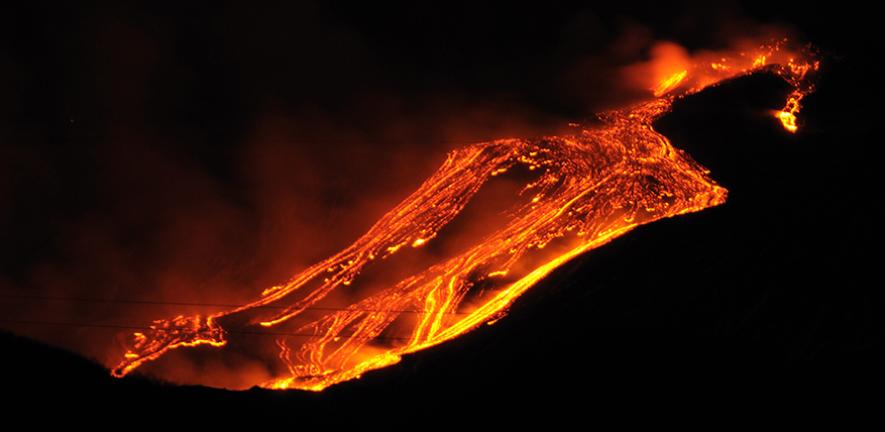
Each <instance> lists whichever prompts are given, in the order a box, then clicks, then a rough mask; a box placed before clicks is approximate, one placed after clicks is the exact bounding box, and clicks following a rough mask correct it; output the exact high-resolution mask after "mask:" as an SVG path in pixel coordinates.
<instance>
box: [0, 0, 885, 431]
mask: <svg viewBox="0 0 885 432" xmlns="http://www.w3.org/2000/svg"><path fill="white" fill-rule="evenodd" d="M474 3H479V2H465V3H460V2H445V3H437V4H433V5H430V4H423V3H420V2H419V3H414V4H411V5H408V6H393V5H391V6H378V5H376V4H375V2H364V4H362V5H359V6H355V5H347V4H344V3H343V2H341V3H339V2H300V1H296V2H288V3H284V4H277V5H274V6H270V5H263V6H252V5H247V4H246V3H245V2H242V3H239V4H236V3H231V4H228V3H223V2H181V4H178V5H160V4H156V5H147V4H145V5H142V6H139V7H135V6H123V5H119V4H109V5H102V6H99V5H90V6H85V5H82V4H75V3H71V4H64V5H45V6H39V5H37V4H36V2H35V3H33V4H31V5H29V6H22V7H18V8H16V9H15V10H10V11H4V12H3V13H0V293H2V294H0V305H2V308H0V311H2V313H3V314H4V315H3V316H2V317H0V329H2V331H0V346H2V350H3V354H2V356H0V359H2V362H0V365H2V368H0V371H2V372H0V373H2V377H0V379H2V382H3V384H2V387H0V388H2V392H3V393H4V396H5V397H6V398H14V399H16V400H18V401H19V403H20V404H21V406H22V407H27V408H29V409H32V408H35V407H39V406H43V405H46V404H50V405H52V406H53V407H54V408H61V407H67V408H68V409H71V410H77V412H80V413H87V412H88V413H92V412H95V413H98V412H115V411H117V410H120V409H123V408H124V407H126V406H130V405H134V406H139V407H146V406H155V407H158V406H162V405H166V406H169V407H175V409H174V410H172V409H170V410H169V411H170V412H168V413H167V414H166V415H171V416H174V415H178V414H181V413H182V412H184V411H182V410H185V411H186V410H189V409H190V408H194V409H198V410H203V411H205V410H207V409H210V408H209V407H212V408H211V409H214V410H216V412H221V413H224V412H225V410H236V412H237V413H240V414H244V415H251V413H253V412H261V413H276V415H278V416H279V418H287V419H290V420H292V421H295V423H292V424H293V425H296V424H298V423H297V420H296V419H308V418H309V419H311V420H319V421H330V422H332V423H335V422H339V421H343V422H365V421H369V422H370V423H371V424H372V425H381V424H384V422H385V421H387V420H389V419H390V418H396V419H397V420H396V421H397V422H404V423H406V424H412V423H413V422H415V421H419V420H417V419H421V418H423V419H426V418H437V420H434V421H439V422H441V423H452V424H458V425H463V424H466V420H464V419H466V418H468V417H469V416H473V415H477V414H479V415H480V416H481V417H482V416H487V417H488V418H487V419H488V420H489V421H495V420H494V417H496V416H498V415H504V416H505V417H507V418H509V419H511V420H515V421H519V418H521V416H523V415H525V416H532V417H536V416H537V417H541V418H545V417H547V416H555V417H556V418H563V417H562V416H565V417H576V418H585V417H586V418H592V417H593V416H595V415H597V414H600V413H602V412H609V413H610V412H611V408H620V409H621V410H625V411H626V412H630V411H632V410H633V408H629V409H628V408H625V407H634V408H636V409H637V410H638V411H642V412H646V411H644V410H642V409H639V408H637V407H639V406H640V405H642V406H644V405H646V404H647V405H648V406H654V407H657V409H663V407H666V406H669V405H681V404H682V403H683V402H682V401H684V404H685V406H691V407H697V410H698V411H709V409H711V408H717V407H720V406H722V405H730V406H739V405H740V402H741V401H747V400H752V401H757V402H758V401H768V402H771V403H775V404H777V403H780V399H781V398H783V399H784V400H791V401H796V400H797V398H798V400H804V399H805V398H808V399H818V398H817V397H816V396H813V395H817V394H821V395H824V394H825V395H827V397H835V396H837V395H846V394H854V393H855V389H856V388H870V389H876V390H877V391H879V388H880V386H878V385H876V383H877V382H878V380H877V379H876V378H877V375H878V374H879V370H880V369H881V367H882V364H883V360H885V323H883V319H882V311H883V308H885V302H883V298H882V293H881V288H880V283H878V278H877V277H876V275H877V274H878V271H877V270H878V269H877V267H875V266H876V265H877V264H876V263H875V262H874V261H878V259H874V257H875V256H876V252H875V251H877V250H878V247H877V246H878V244H879V243H878V235H877V234H878V229H877V228H878V225H879V220H880V212H879V211H878V210H877V207H878V205H879V203H878V201H880V200H881V190H880V188H879V183H880V180H879V178H878V175H876V174H877V172H878V171H877V170H876V169H875V168H876V165H878V164H879V163H880V161H881V159H880V158H878V156H877V154H878V151H877V150H878V147H879V145H880V142H881V139H875V138H874V135H873V133H874V130H876V129H878V126H879V125H878V121H877V120H878V119H877V118H876V116H877V114H878V113H879V112H880V109H879V108H878V107H877V106H876V104H877V103H878V101H879V100H881V95H880V93H881V90H880V88H881V85H880V83H881V79H882V78H881V72H880V70H876V69H875V68H874V66H873V64H874V63H875V57H877V56H879V57H880V55H879V53H880V52H881V41H880V40H879V38H876V37H873V36H872V34H873V29H875V27H876V24H875V23H873V22H872V21H873V20H874V18H875V17H874V15H875V14H871V13H869V12H864V11H863V10H861V9H859V8H855V7H852V6H849V5H847V4H846V3H844V2H839V6H835V5H834V6H828V7H827V9H821V8H818V7H816V6H808V9H807V10H797V9H796V8H797V7H799V6H797V5H795V4H793V3H790V2H779V3H776V2H772V3H769V4H760V5H752V4H744V3H743V2H681V3H678V4H673V3H670V2H653V3H651V4H630V5H627V4H623V5H622V4H621V3H625V2H614V3H615V5H613V6H605V7H601V6H599V5H595V4H594V3H593V2H564V3H558V4H556V5H554V4H552V2H542V3H536V4H530V3H525V4H517V3H516V2H502V3H486V4H481V5H479V4H474ZM762 25H777V26H779V27H781V28H783V29H786V30H787V31H788V32H789V33H790V34H793V35H796V36H797V37H798V38H799V39H801V40H803V41H806V42H810V43H813V44H814V45H815V46H816V47H817V48H818V49H819V51H820V52H821V55H822V59H823V68H822V70H821V72H820V80H819V82H818V90H817V92H816V93H814V94H812V95H810V96H808V97H807V98H806V100H805V101H804V102H803V104H804V109H803V111H802V112H801V114H800V122H801V125H800V131H799V133H797V134H789V133H787V132H786V131H784V129H783V128H782V127H781V126H780V125H779V124H778V122H777V121H776V120H775V119H773V118H772V117H771V116H766V115H760V113H765V112H767V110H771V109H778V108H780V107H781V106H782V104H783V100H784V97H785V95H786V94H787V92H788V91H789V89H788V88H787V86H786V85H785V84H784V83H783V82H782V81H780V80H778V79H776V78H774V77H771V76H764V75H758V76H752V77H748V78H743V79H739V80H735V81H733V82H729V83H727V84H724V85H721V86H719V87H716V88H712V89H708V90H706V91H704V92H702V93H700V94H698V95H695V96H692V97H690V98H687V99H685V100H682V101H680V102H678V103H677V104H676V105H675V106H674V110H673V111H672V112H671V113H670V114H668V115H666V116H665V117H663V118H662V119H660V120H659V121H658V122H657V123H656V125H655V126H656V128H657V130H659V131H660V132H662V133H663V134H664V135H666V136H667V137H669V138H670V139H671V141H672V142H673V144H674V145H675V146H677V147H680V148H682V149H684V150H686V151H687V152H688V153H689V154H690V155H691V156H692V157H693V158H695V159H696V160H697V161H698V162H700V163H701V164H703V165H704V166H706V167H708V168H710V170H711V175H712V177H713V178H714V179H716V180H717V181H718V182H719V183H720V184H722V185H724V186H725V187H726V188H728V189H729V191H730V194H729V199H728V202H727V203H726V204H725V205H722V206H720V207H716V208H712V209H708V210H705V211H702V212H700V213H696V214H690V215H686V216H680V217H678V218H672V219H667V220H664V221H659V222H655V223H653V224H649V225H646V226H643V227H640V228H638V229H636V230H634V231H632V232H630V233H629V234H627V235H625V236H623V237H620V238H618V239H617V240H615V241H614V242H612V243H610V244H608V245H606V246H604V247H602V248H599V249H596V250H593V251H591V252H590V253H588V254H586V255H585V256H582V257H580V258H578V259H576V260H574V261H573V262H571V263H569V264H567V265H565V266H564V267H563V268H561V269H559V270H558V271H556V272H555V273H554V274H553V275H552V276H551V277H550V278H548V280H545V281H544V282H542V283H540V284H539V285H538V286H536V287H534V288H532V289H531V290H530V291H529V292H528V293H527V294H526V295H524V296H523V297H522V298H520V300H519V301H517V303H516V304H515V305H514V306H513V308H512V309H511V312H510V314H509V315H508V317H507V318H505V319H503V320H501V321H500V322H498V323H497V324H496V325H495V326H492V327H485V326H484V327H483V328H481V329H478V330H476V331H474V332H472V333H470V334H468V335H465V336H463V337H461V338H459V339H457V340H454V341H451V342H450V343H446V344H444V345H442V346H439V347H435V348H433V349H430V350H427V351H423V352H421V353H418V354H415V355H410V356H407V357H406V358H404V359H403V361H402V362H401V363H400V364H398V365H396V366H394V367H390V368H386V369H382V370H379V371H375V372H371V373H369V374H367V375H366V376H364V377H363V378H362V379H360V380H357V381H352V382H348V383H344V384H342V385H339V386H335V387H333V388H330V389H328V390H327V391H325V392H323V393H319V394H313V393H304V392H298V391H292V392H270V391H265V390H259V389H253V390H249V391H244V392H229V391H223V390H216V389H209V388H202V387H180V386H173V385H167V384H162V383H158V382H155V381H152V380H151V379H148V378H145V377H141V376H134V377H129V378H127V379H124V380H116V379H113V378H111V377H110V376H108V373H107V370H105V369H104V368H102V367H101V366H100V365H99V364H98V363H96V362H95V361H93V360H90V359H86V358H84V357H82V356H79V355H76V354H73V353H71V352H70V351H68V350H65V349H62V348H59V347H65V346H75V345H76V344H77V343H78V341H80V340H88V341H101V340H104V339H107V340H109V341H110V340H111V338H112V337H113V334H114V333H113V332H109V331H108V329H101V328H91V329H90V328H85V329H84V328H74V327H66V326H47V325H42V327H41V324H39V323H34V324H22V323H21V322H22V321H35V322H36V321H43V322H45V321H51V320H52V319H53V316H55V319H61V320H63V321H66V322H70V321H78V322H87V321H91V320H94V319H98V318H101V317H104V318H105V319H115V320H116V321H117V322H120V321H121V320H124V319H125V316H123V318H121V316H117V315H113V314H114V313H126V312H125V311H122V312H121V311H120V310H114V311H110V309H109V308H110V307H111V306H112V305H111V306H109V305H99V306H96V305H94V304H92V305H83V304H79V305H64V304H61V305H60V304H58V303H59V302H58V301H55V302H53V301H49V300H46V299H42V300H41V299H40V298H39V297H41V296H56V297H57V296H62V297H76V298H116V297H120V298H150V296H152V295H154V296H156V295H160V296H165V297H163V298H170V297H169V296H171V295H172V294H170V292H173V291H175V287H176V286H179V285H178V284H186V285H191V286H194V287H196V288H195V292H194V293H193V294H194V295H197V296H199V298H207V297H209V296H210V294H211V293H212V292H214V291H213V290H219V292H224V293H225V296H226V297H225V301H242V300H244V299H246V298H248V295H249V293H250V292H252V291H249V292H243V291H242V287H264V286H269V285H271V284H273V283H274V282H275V281H278V280H279V279H281V278H285V277H286V276H287V275H288V274H289V272H290V270H291V263H292V262H309V261H311V260H317V259H319V258H322V257H324V256H326V255H328V254H329V253H332V252H334V251H336V250H338V249H339V248H340V247H341V246H342V245H344V244H346V243H347V242H348V241H351V240H353V239H354V238H355V237H357V236H358V235H360V234H361V233H362V232H363V231H365V229H366V228H367V227H368V226H369V224H371V222H373V221H374V219H373V218H372V217H368V216H372V215H375V216H377V215H380V214H381V213H382V212H383V211H384V210H386V209H387V208H389V207H390V206H391V205H392V204H395V203H396V202H397V201H398V200H400V199H401V198H402V197H403V196H404V195H405V194H407V193H409V192H411V191H412V190H413V189H414V188H415V187H416V186H417V185H418V184H420V182H421V181H422V180H423V179H424V178H425V177H426V176H427V175H428V174H430V173H431V172H432V171H433V170H434V169H435V167H436V166H438V165H439V163H440V162H441V161H442V158H443V157H444V155H445V152H446V151H447V150H450V149H452V148H454V147H456V146H458V145H463V144H466V143H471V142H478V141H483V140H488V139H493V138H501V137H511V136H521V137H531V136H538V135H542V134H547V133H557V132H560V131H562V130H563V127H564V126H565V125H566V124H568V123H569V122H585V121H587V120H588V119H592V118H593V116H594V113H595V112H597V111H598V110H600V109H605V108H607V107H612V106H617V105H618V104H620V103H624V102H627V101H630V100H631V98H634V97H635V96H636V95H635V94H631V93H630V91H629V90H628V89H626V88H624V87H623V86H620V85H619V83H618V77H617V74H616V70H617V67H620V66H623V65H626V64H629V63H632V62H636V61H638V60H641V59H642V58H643V56H644V55H646V54H647V53H646V52H644V51H643V48H647V47H648V45H649V43H650V42H651V41H655V40H671V41H675V42H678V43H680V44H682V45H684V46H685V47H687V48H688V49H701V48H717V47H721V46H724V45H725V44H726V43H727V42H728V41H729V40H732V39H733V38H734V37H736V36H738V35H741V34H742V32H746V31H750V30H751V29H755V28H758V27H759V26H762ZM367 215H368V216H367ZM318 221H319V222H318ZM293 245H294V246H293ZM47 287H49V288H47ZM238 287H239V288H241V289H240V290H238ZM237 293H240V294H239V295H242V296H244V297H242V298H238V297H236V296H237V295H238V294H237ZM87 307H88V311H84V310H85V309H81V308H87ZM139 313H143V314H147V313H151V312H145V311H144V310H143V309H141V310H140V312H139ZM55 314H58V315H55ZM153 314H154V315H157V312H153ZM159 315H160V317H161V316H162V313H160V314H159ZM58 317H62V318H58ZM16 322H18V323H16ZM28 336H31V337H28ZM34 338H37V339H40V340H42V341H48V342H50V343H49V344H47V343H44V342H38V341H36V340H35V339H34ZM95 355H99V354H98V353H96V354H95ZM836 389H838V390H836ZM686 395H688V396H686ZM682 398H684V399H682ZM13 404H14V405H15V404H16V403H15V402H13ZM81 404H82V407H80V405H81ZM75 406H76V407H77V408H74V407H75ZM126 409H129V408H126ZM154 409H156V408H154ZM172 411H174V412H172ZM753 411H755V410H753ZM440 413H444V415H443V417H442V418H438V416H439V415H440ZM143 414H144V413H143V412H142V413H140V414H139V415H143ZM671 414H674V415H677V416H678V411H677V412H673V413H671ZM84 415H85V414H84ZM518 417H519V418H518ZM416 418H417V419H416ZM366 419H368V420H366Z"/></svg>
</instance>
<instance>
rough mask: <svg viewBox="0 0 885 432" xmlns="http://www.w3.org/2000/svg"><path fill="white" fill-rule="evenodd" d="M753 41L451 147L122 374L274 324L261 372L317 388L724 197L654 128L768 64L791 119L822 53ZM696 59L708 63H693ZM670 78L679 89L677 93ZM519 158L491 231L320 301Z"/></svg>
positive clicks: (784, 114) (280, 385)
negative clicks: (551, 125) (632, 90)
mask: <svg viewBox="0 0 885 432" xmlns="http://www.w3.org/2000/svg"><path fill="white" fill-rule="evenodd" d="M760 52H762V54H758V55H747V54H743V53H741V54H740V55H738V54H735V55H734V56H733V57H729V58H726V57H725V56H723V57H721V58H720V57H719V56H717V57H716V60H715V63H711V62H710V61H704V62H703V63H699V64H698V67H697V68H694V69H690V70H689V69H687V70H683V71H680V72H677V73H675V74H673V75H671V76H669V77H665V78H664V79H663V80H662V81H661V83H660V85H659V86H658V87H657V88H656V89H653V92H654V93H655V94H656V95H659V96H660V95H664V94H667V96H665V97H655V98H649V100H648V101H646V102H643V103H640V104H637V105H634V106H630V107H628V108H625V109H622V110H617V111H612V112H607V113H604V114H602V115H601V116H600V118H601V119H602V120H603V124H602V125H601V126H598V127H595V128H592V129H585V130H582V131H581V132H580V133H577V134H574V135H565V136H550V137H543V138H539V139H504V140H497V141H492V142H485V143H479V144H474V145H470V146H466V147H463V148H460V149H457V150H455V151H452V152H451V153H450V154H449V155H448V158H447V159H446V161H445V162H444V163H443V164H442V166H441V167H439V169H438V170H437V171H436V172H435V173H434V174H433V175H432V176H431V177H430V178H428V179H427V180H426V181H425V182H424V183H423V184H422V185H421V186H420V187H419V188H418V190H416V191H415V192H414V193H413V194H412V195H410V196H409V197H407V198H406V199H405V200H403V201H402V202H401V203H400V204H399V205H397V206H396V207H394V208H393V209H391V210H390V211H389V212H387V213H386V214H385V215H384V216H383V217H382V218H381V219H380V220H379V221H377V223H376V224H375V225H374V226H373V227H372V228H371V229H369V230H368V232H366V233H365V234H364V235H363V236H361V237H360V238H359V239H357V240H356V241H355V242H354V243H353V244H351V245H350V246H348V247H347V248H345V249H344V250H342V251H340V252H338V253H337V254H335V255H333V256H331V257H329V258H327V259H325V260H323V261H321V262H318V263H316V264H314V265H312V266H310V267H309V268H307V269H306V270H304V271H302V272H300V273H298V274H296V275H294V276H293V277H292V278H291V279H290V280H289V281H287V282H286V283H284V284H280V285H277V286H274V287H271V288H268V289H266V290H264V291H263V292H262V293H261V297H260V298H259V299H258V300H256V301H254V302H252V303H248V304H245V305H243V306H240V307H237V308H233V309H231V310H228V311H224V312H220V313H216V314H214V315H210V316H206V317H201V316H191V317H186V316H178V317H175V318H172V319H168V320H158V321H155V322H154V324H153V325H152V326H151V329H150V330H147V331H144V332H139V333H136V334H134V335H133V336H134V337H133V341H132V345H131V347H130V348H129V350H127V351H126V352H125V353H124V354H123V355H122V359H121V360H120V363H119V364H118V365H117V366H116V367H115V368H114V369H113V370H112V373H113V375H114V376H118V377H121V376H124V375H126V374H128V373H130V372H131V371H133V370H134V369H136V368H138V367H139V366H141V365H143V364H144V363H146V362H149V361H152V360H155V359H157V358H159V357H161V356H163V355H164V354H165V353H167V352H169V351H170V350H173V349H176V348H180V347H192V346H197V345H208V346H213V347H224V346H225V345H226V344H227V339H228V338H229V337H231V335H232V334H234V333H240V334H243V333H246V334H248V331H251V332H259V333H260V332H265V331H267V330H268V329H270V328H278V329H283V330H285V331H282V330H280V331H279V332H278V333H273V335H274V339H275V342H276V347H275V349H276V350H278V352H279V354H278V357H279V363H280V367H279V371H278V373H277V376H276V377H275V378H273V379H272V380H270V381H267V382H263V383H256V384H261V385H262V386H264V387H266V388H272V389H287V388H297V389H305V390H314V391H319V390H322V389H324V388H326V387H328V386H330V385H333V384H335V383H339V382H342V381H346V380H350V379H354V378H358V377H359V376H361V375H362V374H363V373H365V372H366V371H370V370H373V369H378V368H381V367H385V366H389V365H392V364H395V363H397V362H398V361H399V360H400V358H401V356H402V355H404V354H408V353H411V352H415V351H418V350H422V349H425V348H427V347H430V346H434V345H437V344H440V343H442V342H445V341H448V340H451V339H453V338H455V337H457V336H459V335H461V334H464V333H465V332H468V331H470V330H472V329H475V328H477V327H478V326H480V325H482V324H483V323H490V322H494V321H496V320H498V319H500V318H501V317H502V315H503V314H504V313H505V312H506V310H507V308H508V307H509V306H510V305H511V304H512V303H513V302H514V300H516V298H517V297H519V296H520V295H521V294H522V293H524V292H525V291H526V290H527V289H529V288H530V287H532V286H533V285H535V284H536V283H537V282H538V281H539V280H541V279H543V278H544V277H545V276H547V275H548V274H549V273H550V272H552V271H553V270H555V269H556V268H558V267H559V266H561V265H562V264H564V263H565V262H567V261H569V260H570V259H572V258H574V257H575V256H577V255H579V254H581V253H584V252H586V251H588V250H591V249H594V248H596V247H599V246H600V245H603V244H605V243H606V242H608V241H610V240H612V239H614V238H616V237H617V236H620V235H622V234H624V233H626V232H627V231H629V230H631V229H633V228H635V227H637V226H639V225H642V224H646V223H650V222H653V221H656V220H659V219H662V218H667V217H673V216H676V215H680V214H684V213H689V212H696V211H699V210H702V209H705V208H708V207H711V206H716V205H719V204H721V203H723V202H724V201H725V199H726V195H727V191H726V190H725V189H724V188H722V187H720V186H719V185H717V184H716V183H715V182H714V181H713V180H712V179H711V178H710V177H709V175H708V171H707V170H706V169H705V168H704V167H702V166H700V165H699V164H698V163H696V162H695V161H693V160H692V159H691V158H690V157H689V156H688V155H687V154H685V153H684V152H682V151H680V150H678V149H677V148H675V147H673V145H672V144H671V143H670V141H669V140H668V139H667V138H666V137H665V136H663V135H661V134H660V133H658V132H656V131H655V130H654V129H653V128H652V122H653V121H654V120H655V119H657V118H658V117H659V116H661V115H662V114H664V113H666V112H667V111H668V110H669V109H670V107H671V104H672V103H673V101H674V100H676V99H677V98H679V97H682V96H685V95H687V94H691V93H693V92H696V91H699V90H700V89H702V88H704V87H707V86H709V85H713V84H716V83H718V82H722V81H723V80H725V79H729V78H733V77H735V76H740V75H744V74H747V73H753V72H756V71H759V70H763V69H764V70H768V71H772V72H774V73H775V74H777V75H778V76H781V77H783V78H784V79H785V80H786V81H787V82H788V83H790V84H791V85H793V87H794V88H795V91H794V92H793V93H791V94H790V99H789V100H788V102H787V106H786V107H785V108H784V109H783V110H782V111H780V114H778V118H779V119H780V120H781V121H782V122H783V125H784V127H785V128H787V130H790V131H795V130H796V122H795V114H796V113H797V112H798V110H799V101H800V100H801V98H802V96H804V95H805V94H806V93H807V92H808V91H810V90H811V86H810V84H808V82H807V80H806V79H805V76H806V73H807V72H809V71H810V70H816V69H817V63H816V62H815V63H809V62H798V61H794V58H795V57H796V56H795V54H793V53H789V55H790V57H789V61H787V60H786V59H782V58H781V57H784V56H786V55H787V54H786V53H785V52H783V51H781V50H780V48H779V45H774V46H768V47H763V48H760ZM726 64H727V65H728V66H725V65H726ZM772 67H774V69H772ZM702 69H703V70H704V71H706V72H704V73H706V74H709V73H710V71H712V73H715V74H716V75H714V76H710V75H704V76H701V75H698V76H694V75H692V73H694V71H700V70H702ZM698 74H700V72H698ZM677 87H679V88H686V90H684V91H683V93H681V94H677V95H674V94H672V93H673V91H674V89H676V88H677ZM517 166H522V167H525V168H526V169H528V170H530V171H532V172H533V173H535V174H536V176H534V177H532V179H531V180H526V181H525V184H523V189H522V192H523V193H525V196H526V199H523V200H520V201H518V203H517V204H516V205H515V207H514V208H512V209H511V211H510V212H509V214H510V215H511V216H510V218H509V219H508V220H506V222H504V223H503V226H502V227H500V228H499V229H497V231H494V232H492V233H491V234H489V235H487V236H486V237H483V238H477V239H476V241H475V243H474V244H473V245H472V246H469V247H467V248H466V250H464V251H463V252H461V253H457V254H454V255H453V256H447V257H445V258H444V259H442V260H441V261H439V262H437V263H436V264H433V265H431V266H429V267H428V268H425V269H423V270H420V271H418V272H416V273H414V274H410V275H408V276H406V277H404V278H402V279H401V280H399V282H397V283H395V284H392V285H390V286H386V287H381V288H375V289H372V290H371V291H370V292H360V296H358V297H354V298H356V299H355V300H353V301H352V302H350V303H348V304H345V305H344V306H343V307H340V308H335V309H333V308H327V309H322V308H317V307H315V306H316V305H318V304H320V302H321V301H322V300H323V299H325V298H326V297H327V296H328V295H329V294H330V293H332V292H333V291H334V290H336V289H344V288H342V287H348V289H351V290H352V289H354V288H359V284H357V283H356V282H359V281H360V279H359V278H360V275H361V273H362V272H363V271H364V270H365V269H366V268H367V266H370V265H372V264H373V263H378V262H379V261H380V260H391V259H394V256H395V255H396V254H399V253H403V251H408V250H411V248H404V246H409V245H410V246H412V247H415V248H417V247H421V246H424V245H426V244H428V243H430V242H432V241H433V240H434V239H435V238H436V236H437V234H438V233H439V231H440V230H441V229H442V228H443V227H444V226H446V225H447V224H448V223H449V222H450V221H452V220H453V219H454V218H455V217H456V216H457V215H458V214H460V213H461V211H462V210H463V209H464V207H465V206H466V205H467V203H468V202H470V201H471V199H472V198H473V197H474V196H475V195H476V193H477V192H478V191H479V190H480V188H481V187H482V186H483V185H484V184H486V183H487V182H488V181H489V180H490V179H492V178H494V177H496V176H499V175H502V174H504V173H506V172H508V171H509V170H511V169H512V168H514V167H517ZM521 196H522V195H521ZM529 197H530V198H529ZM548 245H549V246H550V247H547V246H548ZM351 284H354V285H353V287H351ZM231 323H236V324H231ZM225 326H233V328H232V329H226V328H225ZM244 329H245V330H246V331H244ZM264 336H265V337H266V334H265V335H264Z"/></svg>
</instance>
